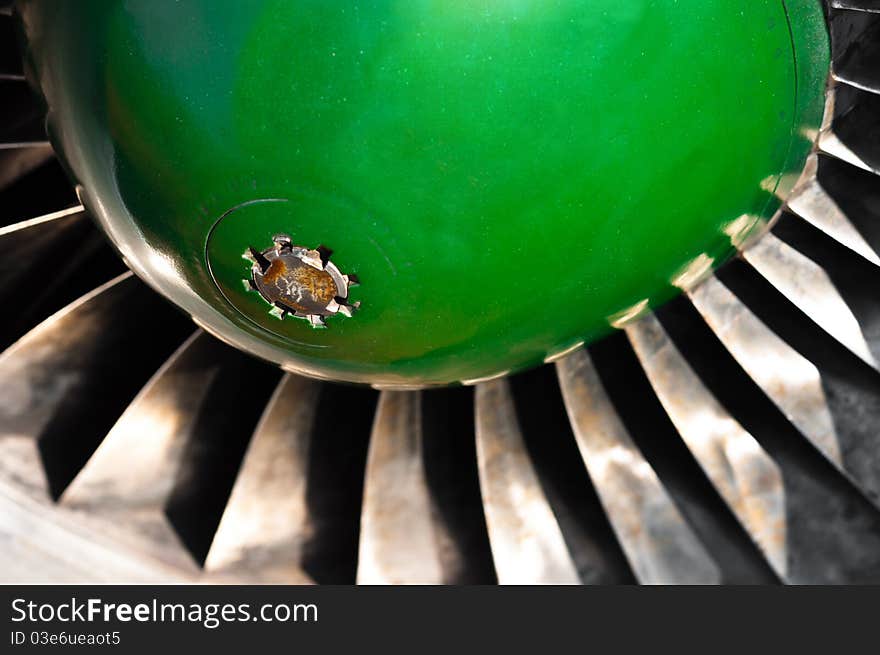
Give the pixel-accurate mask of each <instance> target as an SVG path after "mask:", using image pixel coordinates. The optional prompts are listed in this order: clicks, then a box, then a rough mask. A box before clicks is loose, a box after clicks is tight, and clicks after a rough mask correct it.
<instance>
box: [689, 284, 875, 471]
mask: <svg viewBox="0 0 880 655" xmlns="http://www.w3.org/2000/svg"><path fill="white" fill-rule="evenodd" d="M689 297H690V300H691V302H692V303H693V304H694V306H695V307H696V308H697V310H698V311H699V312H700V314H701V315H702V316H703V318H704V319H705V320H706V323H707V324H708V325H709V327H710V328H712V331H713V332H715V334H716V335H717V336H718V338H719V339H720V340H721V342H722V343H723V344H724V345H725V347H727V349H728V350H729V351H730V352H731V354H732V355H733V356H734V357H735V358H736V360H737V361H738V362H739V363H740V365H741V366H742V367H743V369H744V370H745V371H746V373H748V374H749V376H750V377H751V378H752V380H754V382H755V383H756V384H757V385H758V386H759V387H761V389H762V390H763V391H764V392H765V393H766V394H767V395H768V397H769V398H770V399H771V400H772V401H773V402H774V403H776V405H777V406H778V407H779V409H780V410H781V411H782V412H783V413H784V414H785V416H786V418H788V420H789V421H791V422H792V424H794V425H795V426H796V427H797V428H798V429H799V430H800V431H801V432H802V433H803V434H804V436H805V437H807V439H809V440H810V441H811V442H812V443H813V445H815V446H816V448H818V449H819V450H820V451H821V452H822V453H823V454H824V455H825V456H826V457H827V458H828V459H829V460H830V461H831V462H832V463H833V464H834V465H835V466H837V467H839V468H841V469H843V456H842V454H841V447H840V442H839V440H838V437H837V433H836V431H835V428H834V420H833V418H832V416H831V411H830V410H829V408H828V403H827V401H826V398H825V392H824V390H823V388H822V379H821V376H820V374H819V370H818V369H817V368H816V367H815V366H814V365H813V364H812V363H811V362H810V361H809V360H807V359H806V358H805V357H802V356H801V355H800V354H799V353H798V352H797V351H796V350H794V349H793V348H792V347H791V346H789V345H788V344H787V343H785V341H783V340H782V339H780V338H779V337H778V336H776V334H774V333H773V332H772V331H771V330H770V329H769V328H768V327H767V326H766V325H764V324H763V323H762V322H761V321H760V320H759V319H758V318H757V317H756V316H755V315H754V314H752V312H750V311H749V309H748V308H747V307H746V306H745V305H744V304H742V303H741V302H740V301H739V299H738V298H737V297H736V296H735V295H734V294H733V293H732V292H731V291H729V290H728V289H727V287H725V286H724V285H723V284H722V283H721V282H719V281H718V280H717V279H716V278H714V277H710V278H709V279H707V280H705V281H704V282H703V283H702V284H700V285H699V286H698V287H697V288H696V289H693V290H692V291H690V292H689ZM878 482H880V478H878V480H876V481H874V482H873V483H872V484H873V485H876V484H877V483H878Z"/></svg>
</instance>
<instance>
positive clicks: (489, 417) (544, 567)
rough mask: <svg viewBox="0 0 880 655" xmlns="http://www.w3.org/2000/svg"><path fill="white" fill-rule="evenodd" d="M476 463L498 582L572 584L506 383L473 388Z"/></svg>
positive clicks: (570, 568) (561, 543) (571, 565)
mask: <svg viewBox="0 0 880 655" xmlns="http://www.w3.org/2000/svg"><path fill="white" fill-rule="evenodd" d="M475 414H476V419H475V420H476V438H477V465H478V468H479V472H480V488H481V490H482V493H483V507H484V511H485V514H486V524H487V526H488V529H489V543H490V544H491V547H492V556H493V559H494V562H495V571H496V573H497V574H498V581H499V582H500V583H501V584H577V583H579V582H580V579H579V577H578V573H577V570H576V568H575V566H574V563H573V562H572V559H571V555H570V554H569V552H568V548H567V547H566V544H565V539H564V538H563V536H562V532H561V531H560V529H559V525H558V524H557V522H556V518H555V517H554V515H553V510H552V509H551V508H550V505H549V504H548V502H547V499H546V497H545V496H544V493H543V491H542V489H541V484H540V482H539V481H538V478H537V476H536V475H535V471H534V469H533V468H532V464H531V462H530V460H529V455H528V453H527V452H526V448H525V443H524V442H523V437H522V434H521V433H520V429H519V425H518V424H517V419H516V413H515V410H514V407H513V399H512V398H511V395H510V388H509V384H508V382H507V381H506V380H494V381H492V382H485V383H482V384H479V385H477V387H476V392H475Z"/></svg>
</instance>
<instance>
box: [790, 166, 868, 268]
mask: <svg viewBox="0 0 880 655" xmlns="http://www.w3.org/2000/svg"><path fill="white" fill-rule="evenodd" d="M817 165H818V162H817V160H816V156H815V155H814V156H813V157H811V160H810V162H809V166H810V168H811V169H812V172H813V177H812V179H810V181H809V182H808V183H806V184H805V185H803V186H802V187H800V188H799V189H798V191H797V192H796V193H795V194H794V196H793V197H791V198H789V200H788V206H789V208H790V209H791V210H792V211H793V212H795V213H796V214H797V215H798V216H800V217H801V218H803V219H804V220H805V221H807V222H809V223H811V224H812V225H815V226H816V227H817V228H819V229H820V230H822V231H823V232H825V233H826V234H828V235H829V236H830V237H832V238H833V239H836V240H837V241H839V242H840V243H842V244H843V245H845V246H846V247H847V248H849V249H850V250H853V251H854V252H857V253H858V254H860V255H861V256H862V257H864V258H865V259H867V260H868V261H869V262H871V263H872V264H876V265H878V266H880V256H878V254H877V252H876V251H875V250H874V249H873V248H872V247H871V246H870V245H869V244H868V242H867V241H865V238H864V237H863V236H862V235H861V233H860V232H859V231H858V230H857V229H856V228H855V226H853V224H852V223H851V222H850V220H849V218H847V216H846V214H844V213H843V211H842V210H841V209H840V207H838V206H837V203H835V202H834V200H833V199H832V198H831V197H830V196H829V195H828V194H827V193H826V192H825V189H823V188H822V185H821V184H820V183H819V180H818V179H816V177H815V172H816V168H817Z"/></svg>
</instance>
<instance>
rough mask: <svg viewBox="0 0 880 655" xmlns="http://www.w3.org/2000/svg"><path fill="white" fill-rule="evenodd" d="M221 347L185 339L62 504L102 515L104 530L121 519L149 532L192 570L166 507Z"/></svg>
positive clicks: (165, 554) (199, 337) (205, 339)
mask: <svg viewBox="0 0 880 655" xmlns="http://www.w3.org/2000/svg"><path fill="white" fill-rule="evenodd" d="M223 350H225V348H224V346H223V345H222V344H220V343H219V342H218V341H216V340H215V339H213V338H212V337H210V336H208V335H205V334H204V333H202V332H201V331H199V332H196V333H195V334H193V335H192V336H191V337H190V338H189V339H187V341H186V342H185V343H184V344H183V345H182V346H181V347H180V348H179V349H178V350H177V351H176V352H175V353H174V355H172V357H171V358H169V360H168V361H167V362H166V363H165V365H164V366H163V367H162V368H161V369H159V371H157V372H156V374H155V375H154V376H153V378H152V379H151V380H150V381H149V382H148V383H147V384H146V386H145V387H144V389H143V390H142V391H141V392H140V394H138V396H137V397H136V398H135V399H134V400H133V401H132V403H131V404H130V405H129V407H128V409H126V411H125V413H124V414H123V415H122V416H121V417H120V418H119V420H118V421H117V422H116V424H115V425H114V426H113V428H112V429H111V430H110V432H109V433H108V434H107V436H106V438H105V439H104V440H103V442H102V443H101V445H100V446H99V447H98V449H97V450H96V451H95V453H94V455H92V457H91V459H90V460H89V462H88V463H87V464H86V466H85V467H84V468H83V469H82V471H80V473H79V474H78V475H77V477H76V478H75V479H74V480H73V482H71V484H70V486H69V487H68V488H67V489H66V490H65V492H64V494H63V495H62V497H61V502H62V504H63V505H64V506H65V507H68V508H70V509H73V510H75V511H78V512H81V513H83V514H89V515H91V516H92V517H93V520H95V521H100V522H101V523H102V526H101V529H102V530H104V531H111V532H112V531H113V530H114V527H115V526H121V527H123V529H124V530H125V531H126V532H133V533H140V534H142V535H145V536H148V537H149V539H150V541H151V543H152V545H153V546H154V547H155V551H156V552H157V553H158V556H160V557H162V558H163V559H166V560H170V561H171V562H172V563H173V564H174V565H175V566H180V567H192V569H193V571H196V570H197V567H196V565H195V562H194V561H193V559H192V557H191V556H190V555H189V553H187V552H186V549H185V548H184V547H183V546H182V545H181V543H180V541H179V540H178V538H177V536H176V535H175V533H174V531H173V530H172V528H171V526H170V524H169V523H168V520H167V518H166V517H165V514H164V507H165V504H166V502H167V501H168V497H169V496H170V494H171V491H172V488H173V486H174V482H175V479H176V476H177V473H178V470H179V467H180V463H181V458H182V456H183V451H184V448H185V446H186V444H187V441H188V439H189V437H190V435H191V432H192V430H193V428H194V425H195V422H196V419H197V417H198V415H199V413H200V412H201V411H202V410H203V407H202V405H203V402H204V400H205V394H206V392H207V390H208V388H209V386H210V384H211V382H212V381H213V380H214V378H215V377H216V376H217V374H218V372H219V370H220V368H221V367H222V365H223V361H224V360H223ZM133 462H136V463H137V465H136V466H133V465H132V464H133Z"/></svg>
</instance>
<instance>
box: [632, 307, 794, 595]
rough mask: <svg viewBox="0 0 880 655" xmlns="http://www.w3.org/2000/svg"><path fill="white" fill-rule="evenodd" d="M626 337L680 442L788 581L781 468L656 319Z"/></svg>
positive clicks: (642, 322)
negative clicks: (699, 373) (738, 420)
mask: <svg viewBox="0 0 880 655" xmlns="http://www.w3.org/2000/svg"><path fill="white" fill-rule="evenodd" d="M626 334H627V336H628V337H629V340H630V342H631V343H632V345H633V348H634V349H635V351H636V354H637V355H638V358H639V361H640V362H641V364H642V367H643V368H644V370H645V373H646V374H647V376H648V379H649V380H650V382H651V385H652V386H653V388H654V391H655V392H656V394H657V398H658V399H659V400H660V402H661V403H662V405H663V407H664V408H665V409H666V412H667V414H668V415H669V418H670V419H671V420H672V422H673V424H674V425H675V427H676V429H677V430H678V432H679V434H680V435H681V438H682V439H683V440H684V442H685V443H686V444H687V446H688V448H689V449H690V451H691V452H692V453H693V455H694V457H695V458H696V460H697V462H698V463H699V464H700V466H701V467H702V469H703V471H705V473H706V475H707V476H708V478H709V479H710V480H711V481H712V484H713V485H714V486H715V488H716V489H717V490H718V492H719V493H720V494H721V496H722V497H723V498H724V500H725V502H726V503H727V504H728V505H729V506H730V508H731V510H733V512H734V514H735V515H736V517H737V518H738V519H739V521H740V523H742V525H743V527H744V528H745V529H746V530H747V531H748V533H749V535H750V536H751V537H752V539H753V540H754V541H755V543H756V544H757V545H758V546H759V548H760V549H761V550H762V551H763V552H764V555H765V557H766V558H767V560H768V562H769V563H770V565H771V566H772V567H773V569H774V570H775V571H776V572H777V573H778V574H779V575H780V577H782V578H783V579H784V578H785V577H786V574H787V572H788V550H787V542H786V531H787V525H786V511H785V487H784V485H783V479H782V475H781V473H780V471H779V468H778V467H777V466H776V464H775V463H774V462H773V460H772V459H771V458H770V457H769V456H768V455H767V453H766V452H765V451H764V449H763V448H761V446H760V445H759V444H758V442H757V441H755V439H754V437H752V435H750V434H749V433H748V432H746V431H745V430H744V429H743V427H742V426H741V425H740V424H739V423H738V422H737V421H736V420H735V419H734V418H733V417H732V416H731V415H730V414H729V413H728V412H727V411H726V410H725V409H724V408H723V407H722V406H721V405H720V403H719V402H718V401H717V400H716V399H715V397H714V396H713V395H712V394H711V393H710V392H709V391H708V390H707V389H706V387H705V386H704V385H703V383H702V382H701V381H700V379H699V378H698V377H697V376H696V374H695V373H694V372H693V370H692V369H691V368H690V366H689V365H688V364H687V362H686V361H685V359H684V358H683V357H682V356H681V353H679V352H678V350H677V349H676V347H675V345H674V344H673V343H672V341H671V339H670V338H669V336H668V335H667V334H666V332H665V330H664V329H663V327H662V326H661V325H660V322H659V321H658V320H657V318H656V317H655V316H654V315H653V314H651V315H649V316H646V317H644V318H643V319H642V320H640V321H638V322H637V323H634V324H632V325H630V326H629V327H627V329H626Z"/></svg>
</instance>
